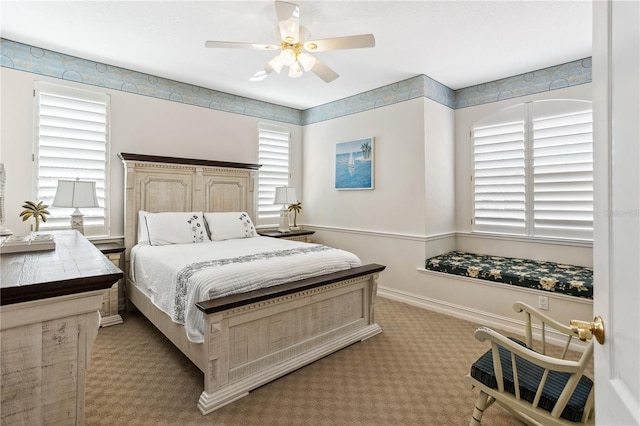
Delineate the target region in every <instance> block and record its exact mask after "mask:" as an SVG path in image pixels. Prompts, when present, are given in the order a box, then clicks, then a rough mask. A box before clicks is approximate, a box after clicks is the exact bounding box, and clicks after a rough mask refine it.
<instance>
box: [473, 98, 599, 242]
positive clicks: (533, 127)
mask: <svg viewBox="0 0 640 426" xmlns="http://www.w3.org/2000/svg"><path fill="white" fill-rule="evenodd" d="M514 117H518V118H517V119H514ZM472 139H473V163H474V164H473V168H474V175H473V177H472V179H473V183H474V185H473V188H474V219H473V229H474V231H483V232H501V233H508V234H518V235H532V236H542V237H557V238H574V239H591V238H592V237H593V141H592V113H591V103H590V102H584V101H541V102H532V103H528V104H521V105H517V106H515V107H511V108H507V109H506V110H503V111H500V112H498V113H496V114H493V115H492V116H490V117H486V118H485V119H483V120H481V121H480V122H479V123H478V124H477V125H476V126H474V127H473V129H472Z"/></svg>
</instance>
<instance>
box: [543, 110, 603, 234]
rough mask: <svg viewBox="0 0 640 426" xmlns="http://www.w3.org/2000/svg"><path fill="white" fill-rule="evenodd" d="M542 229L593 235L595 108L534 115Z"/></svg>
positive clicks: (549, 232)
mask: <svg viewBox="0 0 640 426" xmlns="http://www.w3.org/2000/svg"><path fill="white" fill-rule="evenodd" d="M533 205H534V222H533V226H534V233H535V234H536V235H551V236H564V237H574V238H592V235H593V138H592V114H591V110H589V111H581V112H575V113H570V114H561V115H553V116H547V117H541V118H534V119H533Z"/></svg>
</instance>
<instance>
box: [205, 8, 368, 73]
mask: <svg viewBox="0 0 640 426" xmlns="http://www.w3.org/2000/svg"><path fill="white" fill-rule="evenodd" d="M275 3H276V15H277V17H278V27H277V28H276V32H277V33H278V34H279V37H280V42H279V43H278V44H257V43H242V42H233V41H207V42H205V44H204V46H205V47H210V48H232V49H254V50H273V51H276V50H278V49H280V52H279V54H278V55H276V56H275V57H274V58H273V59H271V60H270V61H269V62H267V64H266V65H265V66H264V68H263V69H261V70H260V71H258V72H256V73H255V74H254V75H253V77H251V78H250V79H249V80H250V81H262V80H264V79H265V78H267V76H268V75H269V74H271V73H272V72H273V71H275V72H276V73H278V74H279V73H280V71H281V70H282V68H283V67H284V66H288V67H289V73H288V75H289V77H292V78H296V77H300V76H301V75H302V69H304V70H305V71H311V72H312V73H314V74H315V75H317V76H318V77H320V78H321V79H322V80H323V81H324V82H325V83H330V82H332V81H333V80H335V79H336V78H338V74H337V73H336V72H335V71H334V70H332V69H331V68H329V67H328V66H327V65H325V64H323V63H322V62H320V61H319V60H318V59H317V58H316V57H315V56H313V55H311V53H309V52H325V51H328V50H343V49H360V48H365V47H374V46H375V44H376V41H375V38H374V37H373V34H361V35H353V36H344V37H334V38H326V39H322V40H307V39H308V38H309V32H308V31H307V29H306V28H305V27H303V26H301V25H300V7H299V6H298V5H297V4H293V3H287V2H284V1H276V2H275Z"/></svg>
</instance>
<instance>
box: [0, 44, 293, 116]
mask: <svg viewBox="0 0 640 426" xmlns="http://www.w3.org/2000/svg"><path fill="white" fill-rule="evenodd" d="M0 42H1V50H0V52H1V54H2V57H1V62H0V66H3V67H6V68H12V69H16V70H19V71H27V72H30V73H34V74H40V75H45V76H48V77H54V78H60V79H63V80H70V81H75V82H78V83H84V84H89V85H91V86H98V87H105V88H107V89H112V90H120V91H123V92H130V93H135V94H138V95H143V96H150V97H153V98H158V99H164V100H168V101H173V102H180V103H183V104H189V105H195V106H200V107H204V108H210V109H215V110H218V111H225V112H231V113H235V114H242V115H247V116H250V117H258V118H263V119H267V120H274V121H279V122H283V123H289V124H298V125H300V124H302V123H301V115H302V114H301V111H300V110H298V109H295V108H289V107H285V106H282V105H277V104H271V103H268V102H262V101H258V100H255V99H251V98H245V97H242V96H236V95H232V94H229V93H225V92H218V91H216V90H211V89H206V88H204V87H199V86H194V85H192V84H187V83H181V82H179V81H175V80H169V79H166V78H162V77H156V76H153V75H149V74H144V73H141V72H137V71H132V70H128V69H125V68H119V67H115V66H112V65H107V64H102V63H98V62H94V61H90V60H88V59H81V58H77V57H75V56H70V55H65V54H63V53H58V52H53V51H51V50H46V49H41V48H38V47H34V46H29V45H26V44H22V43H19V42H15V41H12V40H6V39H0Z"/></svg>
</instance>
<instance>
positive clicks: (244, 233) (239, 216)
mask: <svg viewBox="0 0 640 426" xmlns="http://www.w3.org/2000/svg"><path fill="white" fill-rule="evenodd" d="M204 219H205V220H206V221H207V225H209V231H210V232H211V240H213V241H222V240H232V239H235V238H249V237H255V236H257V235H258V234H257V233H256V228H255V226H253V222H251V218H250V217H249V215H248V214H247V213H246V212H225V213H205V214H204Z"/></svg>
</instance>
